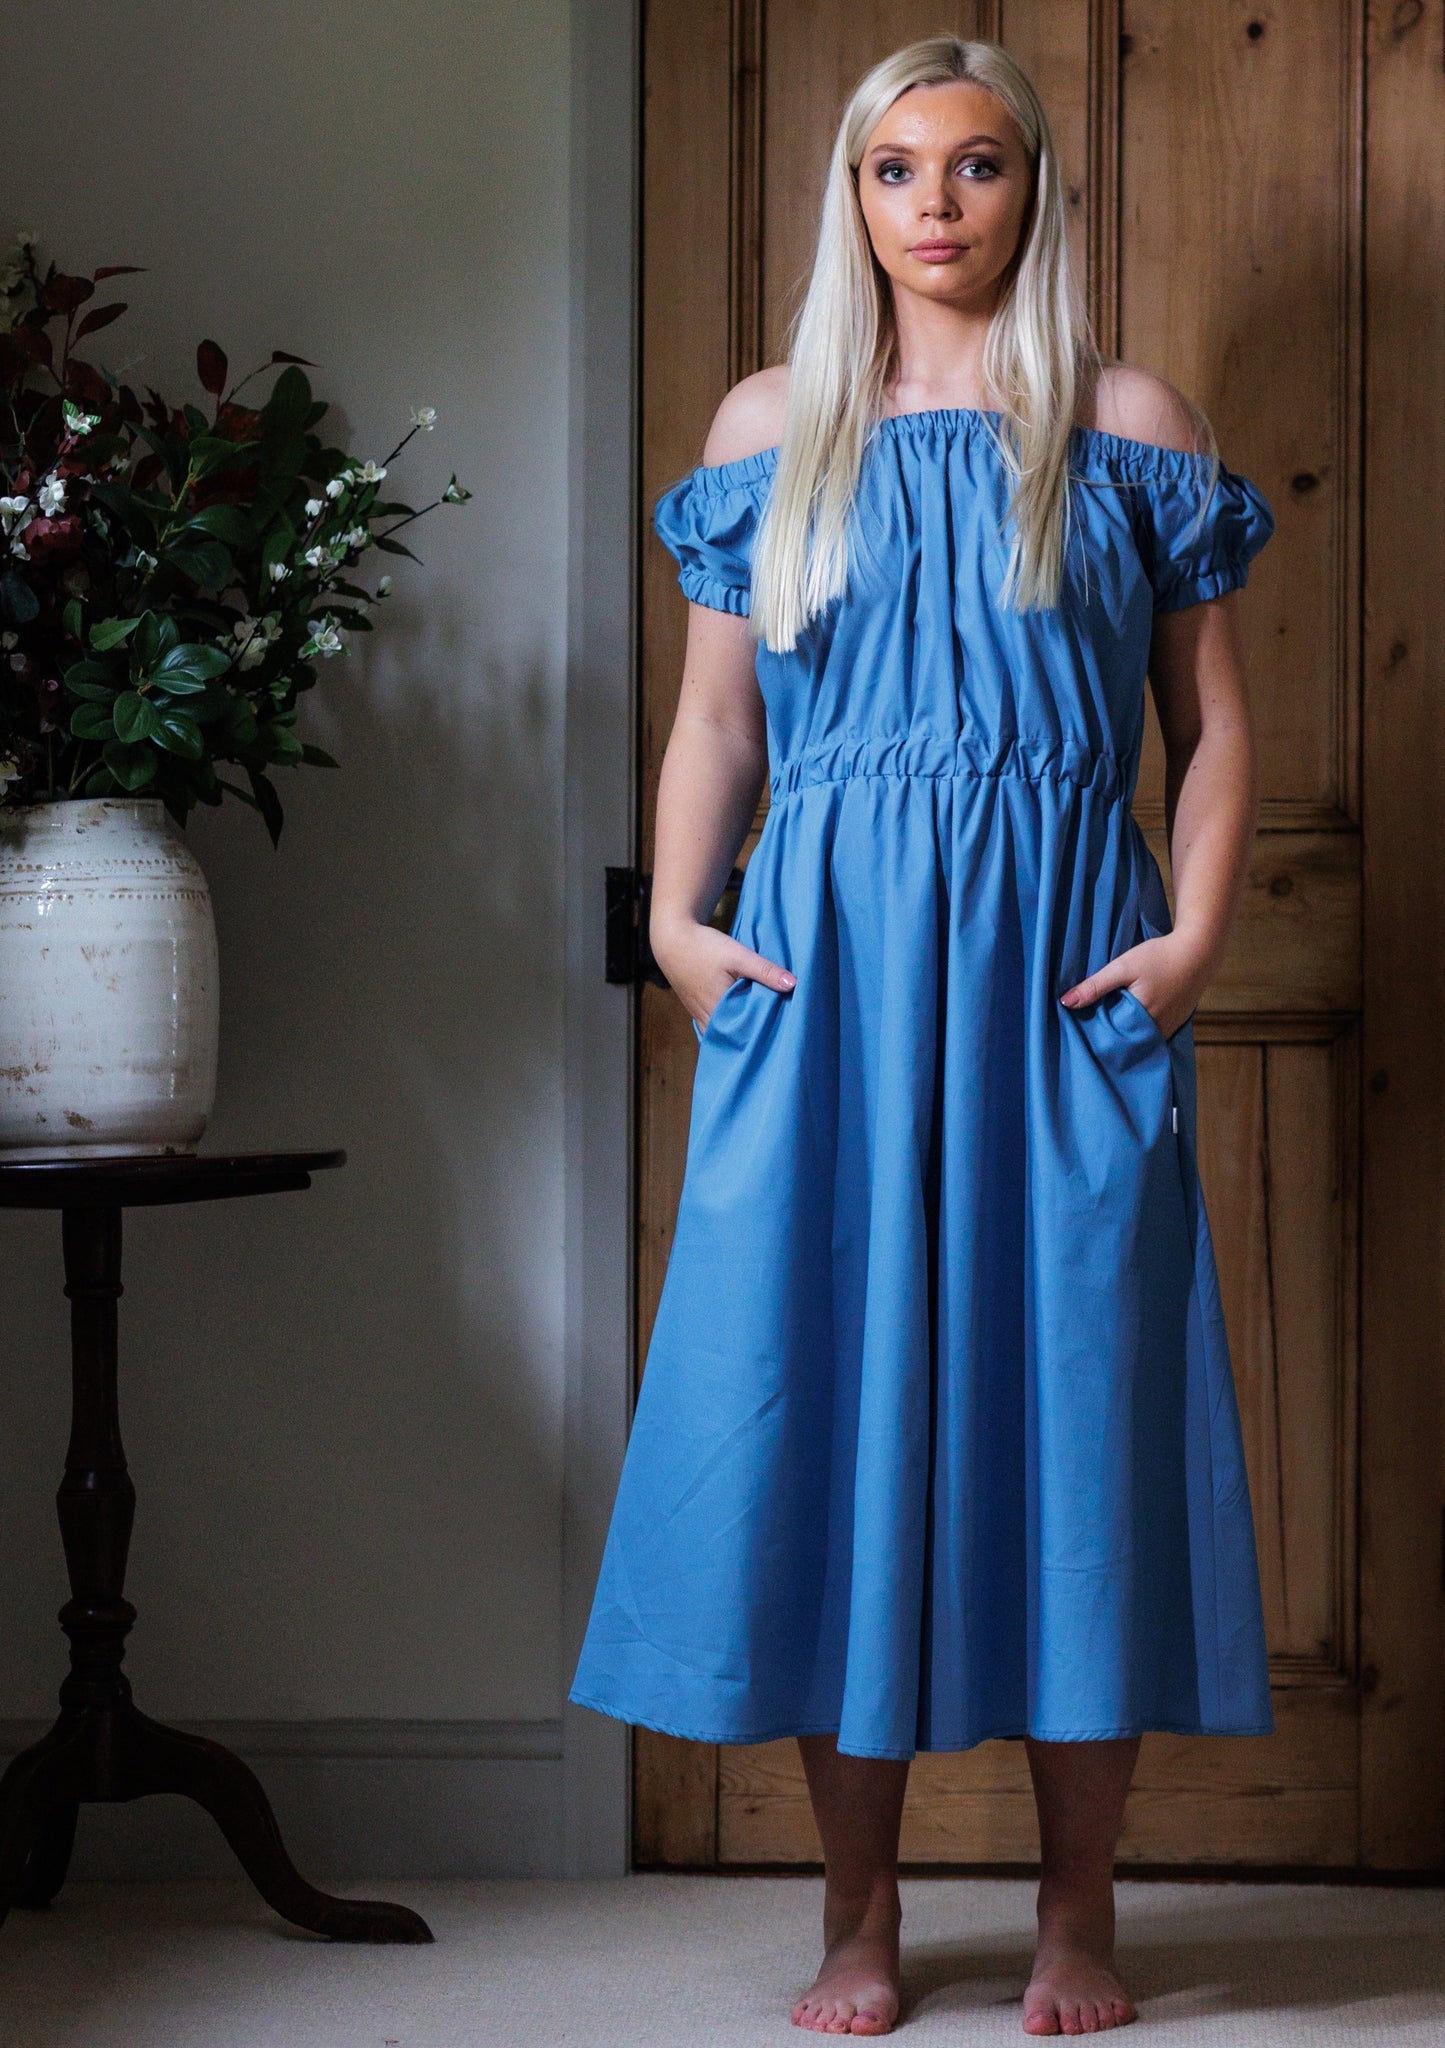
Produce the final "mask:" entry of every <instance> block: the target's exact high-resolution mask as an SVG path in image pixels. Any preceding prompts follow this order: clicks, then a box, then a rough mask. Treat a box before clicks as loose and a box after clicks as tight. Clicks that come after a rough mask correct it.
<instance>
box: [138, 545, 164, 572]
mask: <svg viewBox="0 0 1445 2048" xmlns="http://www.w3.org/2000/svg"><path fill="white" fill-rule="evenodd" d="M158 559H159V558H158V557H157V556H155V555H152V554H148V553H147V552H146V550H145V549H144V548H141V549H139V550H138V551H137V554H136V558H135V565H136V567H137V569H139V570H140V572H141V574H142V576H149V574H150V572H151V570H152V569H154V567H155V565H156V562H157V560H158Z"/></svg>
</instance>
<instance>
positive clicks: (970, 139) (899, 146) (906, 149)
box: [868, 135, 1003, 156]
mask: <svg viewBox="0 0 1445 2048" xmlns="http://www.w3.org/2000/svg"><path fill="white" fill-rule="evenodd" d="M976 142H991V143H992V144H993V146H994V148H995V149H1002V148H1003V143H1002V141H1001V140H1000V138H999V137H998V136H997V135H966V136H965V137H964V138H963V140H962V142H952V143H950V144H949V154H950V155H952V153H953V151H954V150H956V149H972V147H973V145H974V144H975V143H976ZM868 154H869V156H916V155H917V154H918V152H917V151H916V150H915V149H912V148H910V146H909V145H908V143H906V142H875V143H874V145H873V147H872V149H870V150H869V152H868Z"/></svg>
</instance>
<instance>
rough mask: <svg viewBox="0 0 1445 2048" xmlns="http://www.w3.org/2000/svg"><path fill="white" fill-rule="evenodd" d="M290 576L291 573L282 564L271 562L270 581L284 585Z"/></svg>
mask: <svg viewBox="0 0 1445 2048" xmlns="http://www.w3.org/2000/svg"><path fill="white" fill-rule="evenodd" d="M290 574H291V571H290V570H289V569H288V568H287V566H286V564H285V563H284V562H273V563H272V564H271V581H272V582H273V583H284V582H285V581H286V578H287V577H288V576H289V575H290Z"/></svg>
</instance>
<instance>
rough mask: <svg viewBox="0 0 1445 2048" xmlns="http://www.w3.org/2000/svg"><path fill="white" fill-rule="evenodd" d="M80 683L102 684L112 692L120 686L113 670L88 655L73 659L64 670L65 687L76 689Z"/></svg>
mask: <svg viewBox="0 0 1445 2048" xmlns="http://www.w3.org/2000/svg"><path fill="white" fill-rule="evenodd" d="M82 683H87V684H88V683H95V684H104V685H105V686H106V687H107V688H108V689H109V690H110V691H111V693H112V694H114V692H115V691H116V690H118V689H119V688H120V685H119V683H118V682H117V681H116V679H115V671H114V670H113V669H112V668H110V667H109V666H108V665H107V663H105V662H103V661H92V660H91V658H90V656H89V655H86V656H85V657H84V659H83V660H81V661H73V662H72V663H71V664H70V667H69V668H68V669H66V671H65V685H66V688H67V689H70V690H78V689H79V688H80V686H81V684H82Z"/></svg>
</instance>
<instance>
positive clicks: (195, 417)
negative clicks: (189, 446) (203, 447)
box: [181, 405, 211, 434]
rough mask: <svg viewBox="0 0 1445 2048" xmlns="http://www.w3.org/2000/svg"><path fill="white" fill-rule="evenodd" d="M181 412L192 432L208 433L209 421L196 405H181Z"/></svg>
mask: <svg viewBox="0 0 1445 2048" xmlns="http://www.w3.org/2000/svg"><path fill="white" fill-rule="evenodd" d="M181 412H182V415H183V417H184V419H185V422H186V425H187V426H188V427H189V428H190V430H191V432H192V433H193V434H205V433H209V431H210V426H211V423H210V421H209V420H208V419H207V418H206V415H205V414H204V413H203V412H202V411H201V408H200V407H199V406H198V405H185V406H182V407H181Z"/></svg>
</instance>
